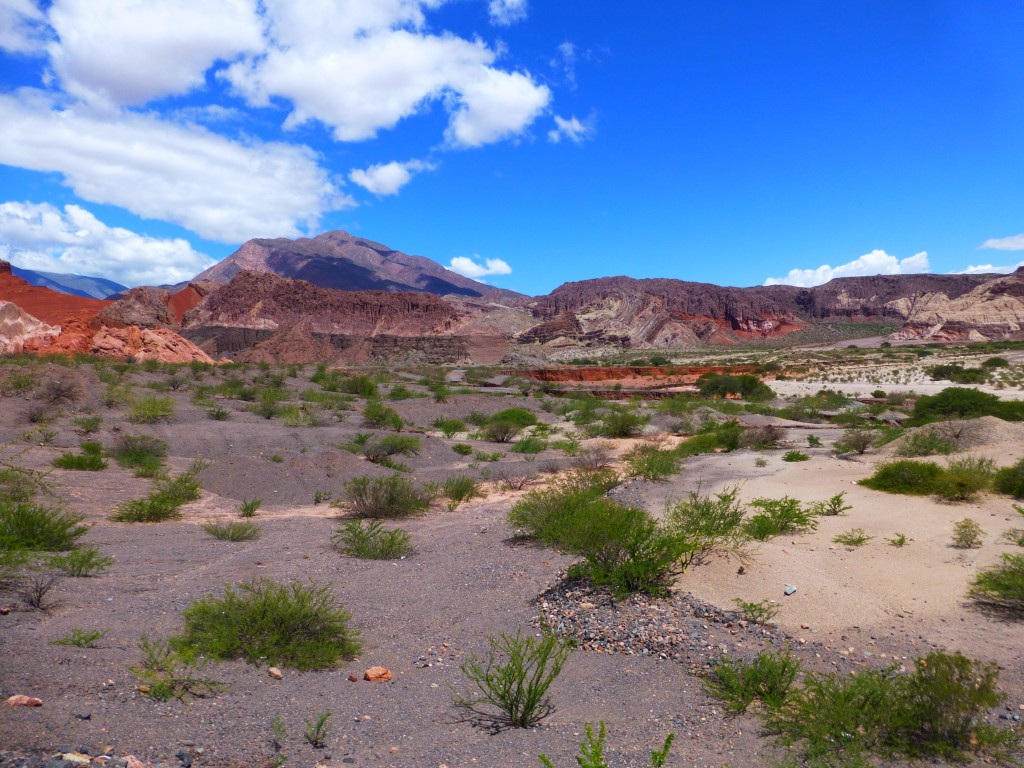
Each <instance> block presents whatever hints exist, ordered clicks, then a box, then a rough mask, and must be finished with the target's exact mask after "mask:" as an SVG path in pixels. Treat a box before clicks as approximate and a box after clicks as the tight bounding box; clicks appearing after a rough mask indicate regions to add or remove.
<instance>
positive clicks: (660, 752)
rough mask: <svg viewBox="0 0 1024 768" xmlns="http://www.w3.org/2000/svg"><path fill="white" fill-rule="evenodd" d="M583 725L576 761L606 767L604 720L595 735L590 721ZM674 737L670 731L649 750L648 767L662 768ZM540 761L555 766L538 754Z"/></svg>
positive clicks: (594, 767) (582, 766)
mask: <svg viewBox="0 0 1024 768" xmlns="http://www.w3.org/2000/svg"><path fill="white" fill-rule="evenodd" d="M584 727H585V729H586V733H587V736H586V738H585V739H584V740H583V741H581V742H580V754H579V756H577V758H576V763H577V764H578V765H579V766H580V768H608V763H607V762H605V757H604V742H605V727H604V720H602V721H601V723H600V726H599V728H598V731H597V735H596V736H595V735H594V728H593V726H592V725H591V724H590V723H585V724H584ZM674 738H675V734H674V733H670V734H669V735H668V736H666V737H665V743H664V744H662V746H661V749H656V750H652V751H651V763H650V766H649V768H662V766H664V765H665V761H666V760H668V754H669V751H670V750H671V749H672V741H673V739H674ZM540 762H541V765H543V766H544V768H555V764H554V763H552V762H551V760H550V759H548V757H547V756H546V755H541V756H540Z"/></svg>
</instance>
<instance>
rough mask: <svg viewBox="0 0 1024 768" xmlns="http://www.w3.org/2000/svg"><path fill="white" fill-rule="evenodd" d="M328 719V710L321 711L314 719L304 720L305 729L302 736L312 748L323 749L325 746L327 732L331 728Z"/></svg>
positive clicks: (329, 717) (329, 715) (329, 716)
mask: <svg viewBox="0 0 1024 768" xmlns="http://www.w3.org/2000/svg"><path fill="white" fill-rule="evenodd" d="M330 719H331V713H330V712H321V713H320V714H319V715H317V716H316V719H315V720H307V721H306V730H305V731H303V733H302V737H303V738H304V739H305V740H306V742H307V743H308V744H309V746H311V747H313V748H314V749H323V748H324V747H325V746H327V734H328V733H329V732H330V730H331V726H330V723H329V721H330Z"/></svg>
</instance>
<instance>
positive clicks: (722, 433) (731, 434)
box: [675, 421, 743, 459]
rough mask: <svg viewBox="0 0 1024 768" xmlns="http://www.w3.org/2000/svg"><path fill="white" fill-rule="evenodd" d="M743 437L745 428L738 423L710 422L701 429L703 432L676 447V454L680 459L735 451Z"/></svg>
mask: <svg viewBox="0 0 1024 768" xmlns="http://www.w3.org/2000/svg"><path fill="white" fill-rule="evenodd" d="M742 435H743V427H741V426H740V425H739V423H738V422H736V421H727V422H723V423H721V424H715V423H713V422H709V423H708V424H707V425H705V426H704V427H702V428H701V431H700V432H699V433H698V434H696V435H694V436H693V437H691V438H689V439H688V440H684V441H683V442H681V443H680V444H679V445H677V446H676V449H675V450H676V453H678V454H679V457H680V458H684V459H685V458H686V457H688V456H696V455H698V454H701V453H714V452H715V451H718V450H722V451H735V450H736V449H737V448H739V447H740V437H741V436H742Z"/></svg>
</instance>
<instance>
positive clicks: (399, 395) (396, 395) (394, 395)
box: [386, 384, 420, 400]
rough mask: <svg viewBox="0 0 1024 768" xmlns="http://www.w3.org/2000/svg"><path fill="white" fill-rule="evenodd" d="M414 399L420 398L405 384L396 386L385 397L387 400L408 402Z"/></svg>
mask: <svg viewBox="0 0 1024 768" xmlns="http://www.w3.org/2000/svg"><path fill="white" fill-rule="evenodd" d="M414 397H420V394H418V393H416V392H413V391H412V390H411V389H409V388H408V387H407V386H405V384H396V385H395V386H393V387H392V388H391V391H390V392H388V393H387V395H386V398H387V399H388V400H410V399H411V398H414Z"/></svg>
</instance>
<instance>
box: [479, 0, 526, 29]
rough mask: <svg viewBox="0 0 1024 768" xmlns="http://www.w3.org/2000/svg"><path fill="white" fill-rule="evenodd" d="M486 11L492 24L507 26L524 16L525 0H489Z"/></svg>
mask: <svg viewBox="0 0 1024 768" xmlns="http://www.w3.org/2000/svg"><path fill="white" fill-rule="evenodd" d="M487 11H488V13H490V14H491V23H492V24H497V25H498V26H501V27H507V26H509V25H510V24H515V23H516V22H517V21H522V20H523V19H525V18H526V0H490V2H489V3H488V4H487Z"/></svg>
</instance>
